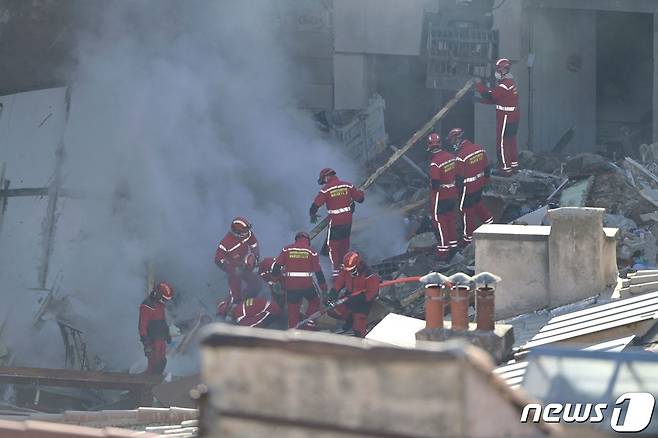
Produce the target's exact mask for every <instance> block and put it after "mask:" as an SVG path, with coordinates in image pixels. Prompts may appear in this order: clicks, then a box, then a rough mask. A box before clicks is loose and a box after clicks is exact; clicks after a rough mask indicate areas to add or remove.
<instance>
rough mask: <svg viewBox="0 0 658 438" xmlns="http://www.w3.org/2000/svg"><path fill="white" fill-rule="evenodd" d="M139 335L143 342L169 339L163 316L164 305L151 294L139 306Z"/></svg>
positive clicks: (167, 327) (148, 342)
mask: <svg viewBox="0 0 658 438" xmlns="http://www.w3.org/2000/svg"><path fill="white" fill-rule="evenodd" d="M139 337H140V339H141V341H142V342H143V343H145V344H150V343H152V342H153V341H156V340H169V339H171V337H170V335H169V326H168V325H167V320H166V318H165V305H164V303H163V302H162V301H160V300H158V299H155V298H154V297H152V296H149V297H148V298H146V299H145V300H144V301H142V304H141V305H140V306H139Z"/></svg>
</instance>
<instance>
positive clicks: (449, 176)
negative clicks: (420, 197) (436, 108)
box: [427, 132, 457, 262]
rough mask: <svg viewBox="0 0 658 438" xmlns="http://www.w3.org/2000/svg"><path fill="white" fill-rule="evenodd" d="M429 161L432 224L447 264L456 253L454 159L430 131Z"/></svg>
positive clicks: (435, 134)
mask: <svg viewBox="0 0 658 438" xmlns="http://www.w3.org/2000/svg"><path fill="white" fill-rule="evenodd" d="M427 151H428V152H429V153H430V154H431V158H430V169H429V175H430V211H431V212H432V223H433V224H434V229H435V234H436V240H437V242H439V244H438V246H437V257H438V259H439V261H443V262H445V261H448V260H449V259H450V257H451V255H452V253H454V252H455V251H456V250H457V229H456V220H457V215H456V213H455V207H456V205H457V202H456V200H457V188H456V186H455V165H456V163H455V156H454V155H453V154H452V153H450V152H448V151H447V150H446V149H444V148H442V145H441V137H440V136H439V134H437V133H435V132H433V133H431V134H430V135H429V136H428V137H427Z"/></svg>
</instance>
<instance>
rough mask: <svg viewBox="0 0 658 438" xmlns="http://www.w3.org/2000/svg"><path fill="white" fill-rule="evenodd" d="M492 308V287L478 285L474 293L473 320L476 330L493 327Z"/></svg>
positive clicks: (491, 328)
mask: <svg viewBox="0 0 658 438" xmlns="http://www.w3.org/2000/svg"><path fill="white" fill-rule="evenodd" d="M494 309H495V307H494V288H493V287H488V286H482V287H479V288H478V289H477V292H476V293H475V321H476V322H477V329H478V330H483V331H492V330H493V329H494Z"/></svg>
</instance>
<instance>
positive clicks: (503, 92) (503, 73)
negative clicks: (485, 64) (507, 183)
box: [475, 58, 521, 176]
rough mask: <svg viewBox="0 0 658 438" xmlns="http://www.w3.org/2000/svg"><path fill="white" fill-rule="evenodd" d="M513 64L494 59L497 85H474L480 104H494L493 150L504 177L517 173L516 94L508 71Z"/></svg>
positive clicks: (506, 60) (517, 116)
mask: <svg viewBox="0 0 658 438" xmlns="http://www.w3.org/2000/svg"><path fill="white" fill-rule="evenodd" d="M511 66H512V64H511V62H510V60H509V59H506V58H502V59H499V60H498V62H496V72H495V75H496V80H497V82H498V84H497V85H496V86H495V87H493V88H492V89H489V88H487V86H486V85H484V84H483V83H482V82H481V81H478V82H477V83H476V84H475V87H476V88H477V91H478V93H480V95H481V96H482V103H485V104H488V105H495V106H496V150H497V152H498V165H499V166H500V169H501V171H502V174H503V175H505V176H509V175H512V174H514V173H516V171H517V168H518V167H519V162H518V160H519V159H518V149H517V144H516V133H517V131H518V129H519V120H520V117H521V116H520V112H519V96H518V91H517V89H516V82H514V78H513V77H512V74H511V73H510V67H511Z"/></svg>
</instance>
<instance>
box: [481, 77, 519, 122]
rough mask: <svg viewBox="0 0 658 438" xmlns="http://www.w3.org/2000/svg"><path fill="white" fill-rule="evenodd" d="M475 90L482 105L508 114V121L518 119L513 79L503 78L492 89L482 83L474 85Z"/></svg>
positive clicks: (516, 96) (516, 97)
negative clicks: (479, 96)
mask: <svg viewBox="0 0 658 438" xmlns="http://www.w3.org/2000/svg"><path fill="white" fill-rule="evenodd" d="M475 88H476V89H477V91H478V93H480V95H481V96H482V103H485V104H488V105H496V110H497V111H502V112H504V113H506V114H508V115H509V116H510V121H517V120H518V119H519V114H520V112H519V94H518V91H517V89H516V82H514V79H512V78H511V77H506V78H503V79H501V80H500V81H498V85H496V86H495V87H493V88H492V89H489V88H487V86H486V85H484V84H483V83H482V82H478V83H476V84H475Z"/></svg>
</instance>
